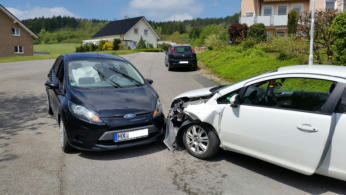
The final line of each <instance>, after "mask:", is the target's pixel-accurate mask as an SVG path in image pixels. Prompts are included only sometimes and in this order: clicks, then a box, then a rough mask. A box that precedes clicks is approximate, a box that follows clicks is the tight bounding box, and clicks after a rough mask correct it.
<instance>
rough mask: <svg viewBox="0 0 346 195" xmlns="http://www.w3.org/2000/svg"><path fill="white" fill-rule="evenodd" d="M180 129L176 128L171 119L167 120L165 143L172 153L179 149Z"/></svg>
mask: <svg viewBox="0 0 346 195" xmlns="http://www.w3.org/2000/svg"><path fill="white" fill-rule="evenodd" d="M178 131H179V128H178V127H174V125H173V123H172V121H171V119H169V118H167V119H166V135H165V139H164V140H163V143H164V144H165V145H166V146H167V148H168V149H169V150H170V151H174V150H176V149H177V135H178Z"/></svg>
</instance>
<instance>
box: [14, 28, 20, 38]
mask: <svg viewBox="0 0 346 195" xmlns="http://www.w3.org/2000/svg"><path fill="white" fill-rule="evenodd" d="M12 35H13V36H20V29H19V28H12Z"/></svg>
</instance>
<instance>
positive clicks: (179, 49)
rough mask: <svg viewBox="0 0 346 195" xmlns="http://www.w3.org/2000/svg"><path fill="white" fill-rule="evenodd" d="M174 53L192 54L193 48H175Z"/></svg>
mask: <svg viewBox="0 0 346 195" xmlns="http://www.w3.org/2000/svg"><path fill="white" fill-rule="evenodd" d="M174 52H176V53H184V52H191V47H190V46H181V47H174Z"/></svg>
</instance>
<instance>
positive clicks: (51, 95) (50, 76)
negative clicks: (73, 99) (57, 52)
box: [46, 57, 61, 113]
mask: <svg viewBox="0 0 346 195" xmlns="http://www.w3.org/2000/svg"><path fill="white" fill-rule="evenodd" d="M60 63H61V57H58V58H57V59H56V60H55V62H54V64H53V67H52V68H51V69H50V71H49V73H48V81H49V82H57V78H56V72H57V71H58V69H59V66H60ZM46 89H47V95H48V102H49V103H50V106H51V109H52V111H53V113H56V110H55V107H54V106H53V101H54V96H55V93H54V90H53V89H51V88H49V87H46Z"/></svg>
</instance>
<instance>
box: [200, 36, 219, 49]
mask: <svg viewBox="0 0 346 195" xmlns="http://www.w3.org/2000/svg"><path fill="white" fill-rule="evenodd" d="M204 42H205V45H206V46H207V47H208V49H210V50H213V49H217V48H220V47H222V45H223V42H222V41H221V40H220V39H219V37H218V36H217V35H216V34H211V35H209V36H208V37H207V38H206V39H205V41H204Z"/></svg>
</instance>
